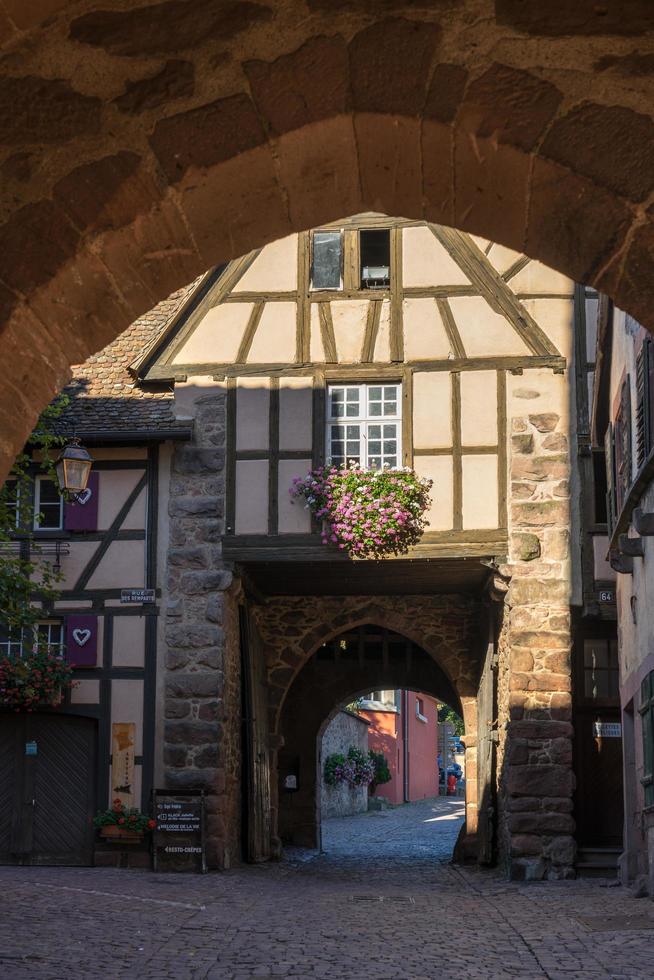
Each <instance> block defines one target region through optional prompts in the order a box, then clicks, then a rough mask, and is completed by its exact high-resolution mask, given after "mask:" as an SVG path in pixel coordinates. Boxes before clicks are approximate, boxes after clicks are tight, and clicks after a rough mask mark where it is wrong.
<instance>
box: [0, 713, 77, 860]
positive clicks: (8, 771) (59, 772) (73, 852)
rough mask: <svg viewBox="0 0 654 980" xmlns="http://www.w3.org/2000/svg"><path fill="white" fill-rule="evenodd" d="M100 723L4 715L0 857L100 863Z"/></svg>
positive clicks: (0, 764)
mask: <svg viewBox="0 0 654 980" xmlns="http://www.w3.org/2000/svg"><path fill="white" fill-rule="evenodd" d="M95 770H96V724H95V721H93V720H92V719H90V718H78V717H73V716H65V715H40V714H35V715H17V716H2V717H1V718H0V801H1V802H0V862H1V863H3V864H40V865H79V866H86V865H91V864H93V839H94V831H93V823H92V820H93V814H94V812H95V775H96V772H95Z"/></svg>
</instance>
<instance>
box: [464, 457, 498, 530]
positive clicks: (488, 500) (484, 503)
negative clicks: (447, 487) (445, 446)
mask: <svg viewBox="0 0 654 980" xmlns="http://www.w3.org/2000/svg"><path fill="white" fill-rule="evenodd" d="M462 468H463V475H462V489H463V527H464V529H467V528H473V527H474V528H479V529H483V528H494V527H497V526H498V519H497V511H498V488H497V456H463V458H462ZM482 487H483V493H480V488H482Z"/></svg>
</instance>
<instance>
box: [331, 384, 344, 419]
mask: <svg viewBox="0 0 654 980" xmlns="http://www.w3.org/2000/svg"><path fill="white" fill-rule="evenodd" d="M344 402H345V389H344V388H332V389H331V391H330V393H329V414H330V415H331V417H332V418H333V419H340V418H342V417H343V415H344V414H345V405H344Z"/></svg>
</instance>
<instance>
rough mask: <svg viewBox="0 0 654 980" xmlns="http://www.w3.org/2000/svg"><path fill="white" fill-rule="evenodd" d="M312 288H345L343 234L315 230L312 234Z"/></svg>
mask: <svg viewBox="0 0 654 980" xmlns="http://www.w3.org/2000/svg"><path fill="white" fill-rule="evenodd" d="M311 288H312V289H342V288H343V235H342V233H341V232H340V231H314V232H313V234H312V236H311Z"/></svg>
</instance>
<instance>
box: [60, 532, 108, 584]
mask: <svg viewBox="0 0 654 980" xmlns="http://www.w3.org/2000/svg"><path fill="white" fill-rule="evenodd" d="M99 547H100V542H99V541H71V542H70V554H68V555H63V556H62V559H61V571H62V573H63V579H62V580H61V581H60V582H58V583H57V588H58V589H61V590H63V589H72V588H73V587H74V585H75V583H76V581H77V579H78V578H79V577H80V575H81V574H82V572H83V571H84V569H85V568H86V566H87V565H88V563H89V562H90V560H91V558H92V557H93V555H94V554H95V552H96V550H97V549H98V548H99Z"/></svg>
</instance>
